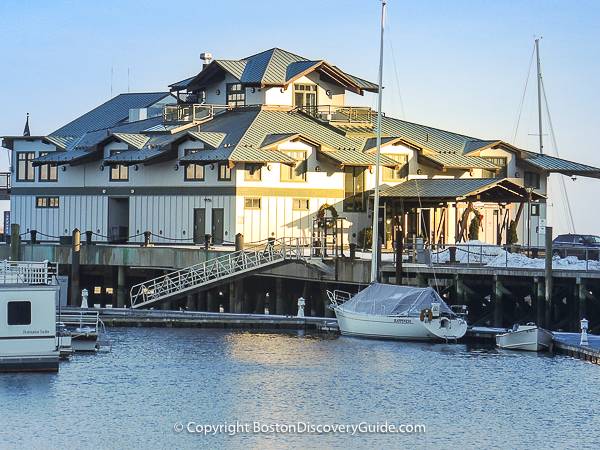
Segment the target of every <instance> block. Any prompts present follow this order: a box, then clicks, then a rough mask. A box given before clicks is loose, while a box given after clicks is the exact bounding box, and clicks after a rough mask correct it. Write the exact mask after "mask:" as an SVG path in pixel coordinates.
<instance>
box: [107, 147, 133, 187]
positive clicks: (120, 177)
mask: <svg viewBox="0 0 600 450" xmlns="http://www.w3.org/2000/svg"><path fill="white" fill-rule="evenodd" d="M119 153H121V151H120V150H113V151H111V152H110V155H111V156H113V155H118V154H119ZM128 180H129V167H127V166H124V165H122V164H117V165H116V166H111V167H110V181H128Z"/></svg>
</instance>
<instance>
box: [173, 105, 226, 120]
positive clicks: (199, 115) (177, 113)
mask: <svg viewBox="0 0 600 450" xmlns="http://www.w3.org/2000/svg"><path fill="white" fill-rule="evenodd" d="M216 108H219V106H218V105H205V104H197V103H194V104H188V103H182V104H179V105H166V106H165V108H164V110H163V122H164V123H171V124H173V123H190V122H205V121H207V120H210V119H212V118H213V116H214V114H215V109H216ZM221 108H226V106H221Z"/></svg>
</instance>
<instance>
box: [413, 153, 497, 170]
mask: <svg viewBox="0 0 600 450" xmlns="http://www.w3.org/2000/svg"><path fill="white" fill-rule="evenodd" d="M422 158H424V159H429V160H431V161H433V162H435V163H437V164H440V165H441V166H443V167H445V168H447V169H465V170H468V169H471V168H476V169H488V170H497V169H499V167H498V166H496V165H495V164H494V163H492V162H491V161H489V160H487V159H485V158H481V157H479V156H464V155H457V154H455V153H428V154H426V155H419V159H422Z"/></svg>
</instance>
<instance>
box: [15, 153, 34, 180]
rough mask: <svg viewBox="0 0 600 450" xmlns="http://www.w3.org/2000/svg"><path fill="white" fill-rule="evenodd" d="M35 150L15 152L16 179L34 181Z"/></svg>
mask: <svg viewBox="0 0 600 450" xmlns="http://www.w3.org/2000/svg"><path fill="white" fill-rule="evenodd" d="M34 158H35V152H17V181H35V171H34V170H33V159H34Z"/></svg>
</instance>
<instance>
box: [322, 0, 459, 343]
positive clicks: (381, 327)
mask: <svg viewBox="0 0 600 450" xmlns="http://www.w3.org/2000/svg"><path fill="white" fill-rule="evenodd" d="M385 10H386V0H382V2H381V37H380V47H379V92H378V111H377V154H376V170H375V195H374V202H373V239H372V240H373V243H372V246H373V247H372V260H371V284H370V285H369V286H368V287H367V288H366V289H364V290H362V291H360V292H359V293H358V294H356V295H355V296H351V295H350V294H349V293H347V292H343V291H333V292H332V291H327V296H328V298H329V301H330V307H331V309H333V311H334V312H335V315H336V317H337V320H338V326H339V328H340V332H341V333H342V334H343V335H352V336H363V337H371V338H387V339H389V338H393V339H407V340H445V341H448V340H456V339H460V338H462V337H463V336H464V335H465V333H466V332H467V322H466V321H465V320H464V319H463V318H462V317H459V316H458V315H456V314H455V313H453V312H452V310H451V309H450V308H449V307H448V305H447V304H446V303H445V302H444V301H443V300H442V298H441V297H440V296H439V295H438V293H437V292H436V291H435V290H434V289H432V288H430V287H428V288H418V287H409V286H397V285H390V284H382V283H378V280H379V267H378V265H377V264H378V259H379V258H378V252H379V251H380V248H379V173H380V167H381V165H380V156H381V110H382V94H383V92H382V91H383V89H382V84H383V33H384V25H385Z"/></svg>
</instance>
